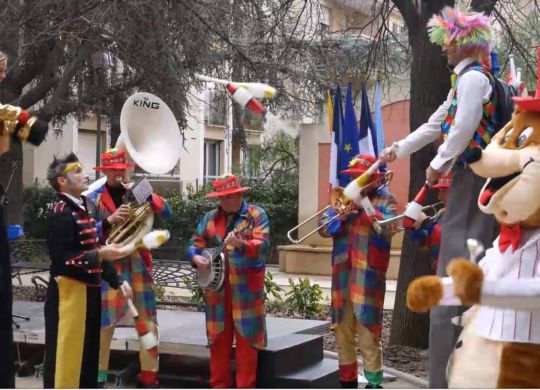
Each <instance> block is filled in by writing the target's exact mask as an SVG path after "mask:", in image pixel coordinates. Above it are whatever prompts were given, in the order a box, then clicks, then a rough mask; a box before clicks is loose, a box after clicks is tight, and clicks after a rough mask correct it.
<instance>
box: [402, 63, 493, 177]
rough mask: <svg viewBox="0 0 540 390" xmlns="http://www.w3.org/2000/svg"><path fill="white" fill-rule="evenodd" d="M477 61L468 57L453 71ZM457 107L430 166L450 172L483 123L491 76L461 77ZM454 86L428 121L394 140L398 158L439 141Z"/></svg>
mask: <svg viewBox="0 0 540 390" xmlns="http://www.w3.org/2000/svg"><path fill="white" fill-rule="evenodd" d="M474 61H475V60H474V59H472V58H466V59H464V60H463V61H461V62H460V63H459V64H458V65H456V66H455V68H454V73H455V74H457V75H459V73H460V72H462V71H463V69H465V67H467V66H468V65H470V64H471V63H473V62H474ZM457 89H458V92H459V93H458V96H457V110H456V116H455V118H454V125H453V126H452V127H451V128H450V130H449V132H448V137H447V138H446V140H445V141H444V142H443V143H442V144H441V146H439V149H438V151H437V155H436V156H435V158H434V159H433V160H432V161H431V163H430V165H431V167H432V168H433V169H435V170H437V171H439V172H444V173H446V172H448V171H450V169H451V168H452V165H453V164H454V163H455V162H456V160H457V159H458V158H459V156H460V155H461V154H462V153H463V152H464V151H465V149H466V148H467V146H468V145H469V143H470V141H471V139H472V138H473V135H474V132H475V131H476V129H477V128H478V125H479V124H480V120H481V119H482V114H483V105H484V104H485V103H487V102H488V101H489V98H490V97H491V92H492V88H491V84H490V82H489V79H488V78H487V77H486V76H485V75H484V74H483V73H481V72H477V71H469V72H465V73H464V74H463V75H461V76H459V77H458V80H457ZM452 98H453V93H452V89H451V90H450V92H449V93H448V97H447V98H446V100H445V102H444V103H443V104H441V105H440V106H439V108H438V109H437V111H435V112H434V113H433V114H432V115H431V117H430V118H429V120H428V121H427V122H426V123H424V124H423V125H422V126H420V127H419V128H418V129H416V130H415V131H413V132H412V133H410V134H409V135H408V136H407V137H405V138H404V139H402V140H400V141H397V142H395V143H394V146H396V155H397V157H398V158H402V157H407V156H409V155H411V154H412V153H414V152H416V151H417V150H419V149H421V148H422V147H424V146H425V145H427V144H429V143H430V142H433V141H435V140H437V139H438V138H439V137H440V136H441V124H442V122H443V120H444V118H445V117H446V114H447V113H448V109H449V108H450V105H451V103H452Z"/></svg>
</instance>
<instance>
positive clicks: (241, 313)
mask: <svg viewBox="0 0 540 390" xmlns="http://www.w3.org/2000/svg"><path fill="white" fill-rule="evenodd" d="M213 186H214V190H215V192H212V193H209V194H208V195H207V196H208V197H221V196H226V195H229V194H234V193H239V192H243V191H246V190H248V189H249V187H240V185H239V183H238V179H237V178H236V177H235V176H233V175H226V176H224V177H222V178H220V179H217V180H216V181H214V183H213ZM227 227H230V229H229V230H232V229H233V228H234V229H237V236H238V237H241V238H242V239H243V240H245V245H244V246H243V247H242V248H241V249H234V247H232V246H230V245H229V246H228V247H227V248H226V250H225V252H224V253H225V255H226V265H225V281H224V286H223V288H222V289H221V290H219V291H210V290H206V291H205V303H206V306H205V308H206V333H207V336H208V342H209V344H210V374H211V378H210V385H211V386H212V387H225V388H226V387H231V386H232V378H231V371H230V369H231V358H232V343H233V338H234V339H236V386H237V387H248V388H249V387H255V384H256V373H257V354H258V350H259V349H262V348H264V347H265V346H266V323H265V312H264V275H265V262H266V255H267V251H268V247H269V237H270V228H269V223H268V217H267V216H266V212H265V211H264V210H263V209H262V208H260V207H258V206H255V205H252V204H248V203H246V202H245V201H242V204H241V207H240V210H239V211H238V212H237V213H236V214H226V213H225V212H224V211H223V209H221V208H220V207H218V208H216V209H214V210H211V211H210V212H208V213H206V215H205V216H204V217H203V219H202V220H201V221H200V223H199V225H198V226H197V230H196V231H195V232H194V233H193V237H192V244H191V246H190V247H189V250H188V257H189V258H190V259H193V256H194V255H196V254H201V252H202V250H203V249H204V248H206V247H215V246H219V245H220V244H221V243H222V240H223V239H224V238H225V236H226V233H227Z"/></svg>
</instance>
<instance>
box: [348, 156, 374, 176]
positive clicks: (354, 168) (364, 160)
mask: <svg viewBox="0 0 540 390" xmlns="http://www.w3.org/2000/svg"><path fill="white" fill-rule="evenodd" d="M376 161H377V157H375V156H373V155H371V154H359V155H357V156H356V157H353V158H352V160H351V162H350V163H349V168H348V169H345V170H343V171H341V173H345V174H347V175H361V174H362V173H364V172H365V171H367V170H368V168H369V167H370V166H372V165H373V164H374V163H375V162H376ZM373 174H374V175H383V173H381V172H374V173H373Z"/></svg>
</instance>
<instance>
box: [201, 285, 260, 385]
mask: <svg viewBox="0 0 540 390" xmlns="http://www.w3.org/2000/svg"><path fill="white" fill-rule="evenodd" d="M224 289H225V329H224V331H223V332H221V333H220V334H219V335H218V336H217V337H216V339H215V340H213V342H212V345H211V346H210V386H211V387H212V388H229V387H232V375H231V360H232V346H233V339H236V387H238V388H254V387H255V383H256V379H257V355H258V350H257V349H256V348H254V347H253V346H252V345H251V344H249V343H248V342H247V341H246V339H244V338H243V337H242V336H241V335H240V333H238V331H237V330H236V327H235V326H234V321H233V318H232V298H231V286H230V284H229V278H228V276H226V277H225V281H224Z"/></svg>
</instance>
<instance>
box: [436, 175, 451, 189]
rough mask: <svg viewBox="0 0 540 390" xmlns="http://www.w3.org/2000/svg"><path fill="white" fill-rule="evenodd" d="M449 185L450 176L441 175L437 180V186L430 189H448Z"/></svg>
mask: <svg viewBox="0 0 540 390" xmlns="http://www.w3.org/2000/svg"><path fill="white" fill-rule="evenodd" d="M450 184H452V174H451V173H448V174H446V175H441V176H440V177H439V180H437V184H435V185H434V186H433V187H432V188H449V187H450Z"/></svg>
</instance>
